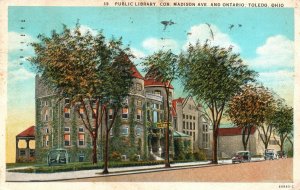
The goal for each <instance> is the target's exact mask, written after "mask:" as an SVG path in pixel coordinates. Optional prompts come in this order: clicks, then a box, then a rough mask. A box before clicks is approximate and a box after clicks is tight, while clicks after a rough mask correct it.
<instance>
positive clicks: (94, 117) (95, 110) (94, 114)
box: [92, 108, 97, 119]
mask: <svg viewBox="0 0 300 190" xmlns="http://www.w3.org/2000/svg"><path fill="white" fill-rule="evenodd" d="M96 113H97V109H95V108H93V114H92V117H93V119H96Z"/></svg>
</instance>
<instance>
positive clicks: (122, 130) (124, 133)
mask: <svg viewBox="0 0 300 190" xmlns="http://www.w3.org/2000/svg"><path fill="white" fill-rule="evenodd" d="M121 134H122V135H128V127H124V126H123V127H122V129H121Z"/></svg>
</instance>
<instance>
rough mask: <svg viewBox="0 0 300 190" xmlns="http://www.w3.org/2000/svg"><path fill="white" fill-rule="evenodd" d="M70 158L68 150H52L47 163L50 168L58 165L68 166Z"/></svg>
mask: <svg viewBox="0 0 300 190" xmlns="http://www.w3.org/2000/svg"><path fill="white" fill-rule="evenodd" d="M69 161H70V158H69V155H68V151H67V150H66V149H54V150H50V151H49V153H48V155H47V163H48V165H49V166H51V165H57V164H67V163H69Z"/></svg>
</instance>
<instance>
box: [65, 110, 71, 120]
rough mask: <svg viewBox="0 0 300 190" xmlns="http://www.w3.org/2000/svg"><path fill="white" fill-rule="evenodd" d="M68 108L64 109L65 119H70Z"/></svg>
mask: <svg viewBox="0 0 300 190" xmlns="http://www.w3.org/2000/svg"><path fill="white" fill-rule="evenodd" d="M70 111H71V110H70V108H64V115H65V118H70Z"/></svg>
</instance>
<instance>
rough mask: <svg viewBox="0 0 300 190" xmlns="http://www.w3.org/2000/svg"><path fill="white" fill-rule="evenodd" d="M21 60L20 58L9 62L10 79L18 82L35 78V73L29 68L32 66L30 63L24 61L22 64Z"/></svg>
mask: <svg viewBox="0 0 300 190" xmlns="http://www.w3.org/2000/svg"><path fill="white" fill-rule="evenodd" d="M23 59H26V58H23ZM21 62H22V61H20V60H19V59H16V60H13V61H9V62H8V77H9V80H10V81H12V82H16V81H24V80H28V79H32V78H34V76H35V73H33V72H31V71H29V70H28V69H27V68H28V67H30V66H29V65H28V63H27V62H24V64H23V65H20V63H21Z"/></svg>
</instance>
